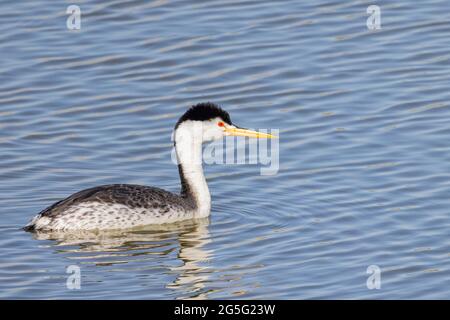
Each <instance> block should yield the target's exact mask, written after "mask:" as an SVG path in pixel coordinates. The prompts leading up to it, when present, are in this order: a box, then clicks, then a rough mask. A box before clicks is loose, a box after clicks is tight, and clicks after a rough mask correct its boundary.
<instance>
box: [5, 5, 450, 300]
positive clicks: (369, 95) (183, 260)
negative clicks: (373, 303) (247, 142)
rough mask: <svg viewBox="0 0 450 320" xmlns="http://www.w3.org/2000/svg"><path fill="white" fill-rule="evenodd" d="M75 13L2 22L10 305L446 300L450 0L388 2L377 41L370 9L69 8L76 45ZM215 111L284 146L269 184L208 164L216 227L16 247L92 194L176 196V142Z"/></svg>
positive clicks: (12, 16)
mask: <svg viewBox="0 0 450 320" xmlns="http://www.w3.org/2000/svg"><path fill="white" fill-rule="evenodd" d="M74 2H75V1H74ZM74 2H69V1H66V2H65V3H55V2H53V1H34V2H33V3H29V2H22V1H16V2H14V3H8V4H6V2H3V3H2V4H1V5H0V6H1V10H0V12H1V14H0V16H1V17H0V26H1V30H2V32H1V34H0V61H1V62H0V79H1V81H0V150H1V153H0V181H1V183H0V230H1V232H0V298H8V299H10V298H39V299H54V298H65V299H70V298H83V299H89V298H101V299H102V298H106V299H114V298H134V299H144V298H145V299H162V298H166V299H182V298H198V299H218V298H225V299H233V298H245V299H249V298H254V299H262V298H275V299H294V298H295V299H311V298H320V299H327V298H344V299H356V298H363V299H369V298H380V299H397V298H400V299H410V298H425V299H431V298H441V299H442V298H446V299H448V298H450V264H449V261H450V241H449V234H450V232H449V230H450V218H449V209H448V208H449V207H450V200H449V195H450V146H449V141H450V140H449V138H450V129H449V123H450V105H449V102H448V101H449V100H450V90H449V83H450V66H449V62H450V48H449V46H448V40H449V35H450V24H449V21H450V4H449V3H448V1H444V0H436V1H426V2H421V3H418V2H413V1H395V3H393V2H392V1H378V2H377V4H378V5H379V6H380V7H381V27H382V29H381V30H379V31H375V32H374V31H369V30H368V29H367V27H366V19H367V17H368V15H367V14H366V8H367V6H368V5H370V4H372V3H371V2H370V1H354V0H352V1H346V2H345V3H342V2H340V1H330V0H319V1H314V2H311V1H309V2H308V4H306V3H303V2H304V1H303V2H300V1H283V2H282V3H281V2H270V3H269V2H267V3H260V2H259V1H251V0H249V1H242V2H239V1H234V2H230V1H228V2H226V3H224V2H223V1H208V2H201V3H200V2H198V1H163V0H160V1H145V2H144V1H137V0H134V1H110V2H108V3H104V2H102V1H77V2H75V3H77V4H78V5H79V6H80V7H81V11H82V24H81V31H79V32H76V31H75V32H74V31H69V30H67V28H66V19H67V15H66V13H65V11H66V8H67V6H68V5H69V4H73V3H74ZM208 100H209V101H214V102H216V103H219V104H221V105H222V106H223V107H224V108H225V109H227V110H228V111H229V112H230V113H231V116H232V119H233V121H234V122H236V123H238V124H240V125H242V126H246V127H251V128H275V129H277V128H279V129H280V150H279V155H280V167H279V171H278V173H277V174H276V175H272V176H262V175H260V166H258V165H210V166H206V168H205V171H206V175H207V178H208V180H209V186H210V189H211V193H212V196H213V209H212V214H211V217H210V219H209V220H208V219H207V220H206V221H199V222H195V223H194V222H187V223H181V224H177V225H173V226H167V227H165V228H162V229H161V228H160V229H153V228H147V229H145V230H141V231H128V232H125V231H124V232H116V233H100V234H96V235H92V234H91V235H79V237H78V238H77V237H72V238H71V237H66V238H64V237H61V238H56V239H45V237H38V238H35V237H33V235H32V234H29V233H25V232H23V231H22V230H20V227H22V226H23V225H25V224H26V222H27V221H28V220H29V219H30V218H31V217H32V216H34V215H35V214H36V213H37V212H39V211H40V210H42V209H43V208H45V207H46V206H48V205H50V204H52V203H53V202H55V201H57V200H59V199H61V198H64V197H66V196H68V195H70V194H71V193H73V192H75V191H78V190H81V189H83V188H87V187H91V186H95V185H101V184H106V183H136V184H145V185H156V186H159V187H162V188H166V189H169V190H172V191H178V189H179V185H178V183H179V182H178V175H177V169H176V166H174V165H173V164H172V162H171V160H170V155H171V144H172V143H171V140H170V137H171V130H172V128H173V126H174V124H175V122H176V120H177V118H178V117H179V116H180V115H181V114H182V112H184V110H185V109H186V107H188V106H189V105H191V104H194V103H197V102H201V101H208ZM70 265H75V266H78V267H80V270H81V276H82V279H81V289H80V290H68V289H67V288H66V279H67V277H68V276H69V274H67V273H66V268H67V267H68V266H70ZM370 265H377V266H378V267H379V268H380V269H381V288H380V289H379V290H376V289H374V290H369V289H368V288H367V286H366V281H367V278H368V277H369V276H370V274H367V273H366V270H367V268H368V266H370Z"/></svg>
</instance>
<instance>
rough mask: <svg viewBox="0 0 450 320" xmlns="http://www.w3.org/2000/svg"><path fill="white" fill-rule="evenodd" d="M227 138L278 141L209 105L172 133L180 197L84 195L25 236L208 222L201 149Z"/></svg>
mask: <svg viewBox="0 0 450 320" xmlns="http://www.w3.org/2000/svg"><path fill="white" fill-rule="evenodd" d="M226 136H244V137H251V138H267V139H271V138H277V137H276V136H274V135H271V134H268V133H262V132H257V131H252V130H248V129H244V128H241V127H238V126H237V125H234V124H233V123H232V122H231V118H230V115H229V114H228V112H226V111H225V110H223V109H222V108H221V107H219V106H218V105H217V104H215V103H212V102H202V103H198V104H195V105H193V106H191V107H190V108H189V109H188V110H187V111H186V112H185V113H184V114H183V115H182V116H181V117H180V118H179V120H178V121H177V122H176V124H175V128H174V131H173V137H174V147H175V154H176V159H177V165H178V172H179V175H180V182H181V191H180V193H179V194H177V193H172V192H169V191H166V190H163V189H160V188H157V187H150V186H143V185H135V184H109V185H101V186H96V187H93V188H89V189H85V190H82V191H79V192H77V193H74V194H72V195H71V196H69V197H67V198H65V199H63V200H61V201H58V202H56V203H54V204H53V205H51V206H49V207H48V208H46V209H44V210H43V211H41V212H40V213H39V214H37V215H36V216H35V217H34V218H33V219H31V221H30V222H29V223H28V224H27V225H26V226H25V227H24V228H23V229H24V230H25V231H30V232H34V231H71V230H114V229H129V228H135V227H140V226H146V225H161V224H165V223H174V222H178V221H183V220H188V219H201V218H205V217H208V216H209V215H210V212H211V195H210V192H209V188H208V184H207V182H206V179H205V176H204V173H203V166H202V144H203V143H205V142H209V141H213V140H218V139H222V138H223V137H226Z"/></svg>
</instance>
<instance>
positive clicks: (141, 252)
mask: <svg viewBox="0 0 450 320" xmlns="http://www.w3.org/2000/svg"><path fill="white" fill-rule="evenodd" d="M208 227H209V219H208V218H204V219H197V220H192V221H186V222H179V223H174V224H167V225H159V226H147V227H142V228H135V229H129V230H117V231H113V230H110V231H77V232H73V231H72V232H57V231H53V232H48V231H47V232H36V233H34V238H36V239H37V240H53V241H54V242H52V244H51V247H53V248H55V249H57V251H58V252H59V253H65V254H69V258H70V259H77V260H81V261H84V262H85V263H89V264H91V265H96V266H105V265H107V266H114V265H117V264H124V263H125V264H131V263H139V265H140V268H141V269H142V267H143V266H142V265H143V264H149V265H151V266H150V267H152V266H153V267H154V266H155V264H156V265H157V266H159V267H161V266H163V267H164V268H167V269H166V271H165V273H168V274H170V275H174V276H175V279H174V280H173V281H171V282H169V283H167V284H166V288H167V289H169V290H171V291H173V293H174V294H175V298H178V299H206V298H207V293H208V292H207V291H205V290H206V289H205V283H206V282H207V280H208V278H209V274H210V270H209V268H208V266H207V265H208V262H209V261H210V260H211V258H212V251H211V249H209V250H208V249H207V248H205V246H206V245H207V244H208V243H210V242H211V238H210V234H209V230H208ZM74 254H76V256H74ZM80 255H81V257H80ZM149 256H151V257H152V258H151V259H147V257H149ZM139 257H144V258H143V259H139ZM173 257H175V261H173ZM171 258H172V261H171ZM144 269H145V265H144Z"/></svg>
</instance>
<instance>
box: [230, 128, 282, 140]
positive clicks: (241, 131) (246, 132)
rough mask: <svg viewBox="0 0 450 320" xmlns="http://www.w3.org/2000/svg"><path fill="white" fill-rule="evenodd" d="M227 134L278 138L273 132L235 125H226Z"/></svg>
mask: <svg viewBox="0 0 450 320" xmlns="http://www.w3.org/2000/svg"><path fill="white" fill-rule="evenodd" d="M225 134H226V135H227V136H241V137H250V138H258V139H263V138H265V139H273V138H278V137H277V136H274V135H272V134H268V133H262V132H258V131H252V130H247V129H243V128H237V127H234V126H227V127H225Z"/></svg>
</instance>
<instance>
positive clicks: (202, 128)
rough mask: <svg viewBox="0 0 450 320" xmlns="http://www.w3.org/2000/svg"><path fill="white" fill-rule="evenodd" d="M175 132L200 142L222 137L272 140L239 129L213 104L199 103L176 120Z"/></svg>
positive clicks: (259, 134)
mask: <svg viewBox="0 0 450 320" xmlns="http://www.w3.org/2000/svg"><path fill="white" fill-rule="evenodd" d="M175 132H176V133H177V134H180V135H189V136H191V137H194V138H196V139H201V142H202V143H203V142H207V141H212V140H217V139H221V138H223V137H224V136H245V137H252V138H274V137H275V136H273V135H271V134H266V133H261V132H256V131H252V130H247V129H243V128H239V127H237V126H236V125H234V124H233V123H232V122H231V118H230V115H229V114H228V112H226V111H225V110H223V109H222V108H220V107H219V106H217V105H216V104H214V103H211V102H206V103H199V104H196V105H194V106H192V107H191V108H190V109H189V110H187V111H186V112H185V113H184V114H183V115H182V116H181V118H180V119H179V120H178V122H177V124H176V126H175Z"/></svg>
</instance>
